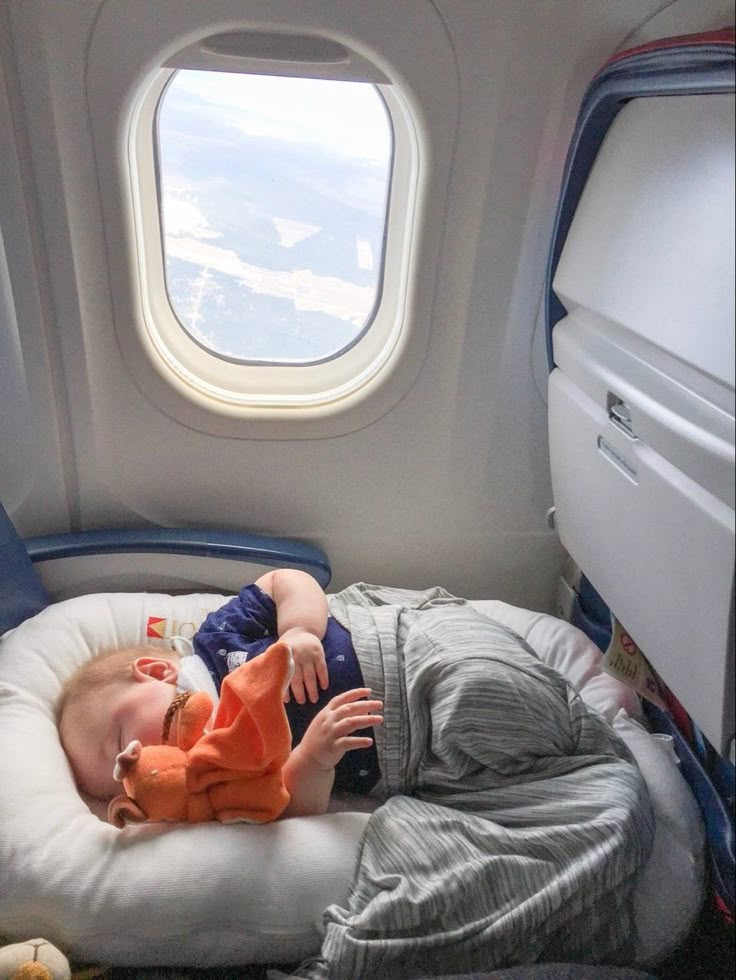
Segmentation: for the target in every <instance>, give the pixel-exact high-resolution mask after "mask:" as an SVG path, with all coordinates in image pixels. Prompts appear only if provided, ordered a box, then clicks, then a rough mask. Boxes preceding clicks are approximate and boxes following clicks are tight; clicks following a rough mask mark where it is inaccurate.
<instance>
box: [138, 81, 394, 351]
mask: <svg viewBox="0 0 736 980" xmlns="http://www.w3.org/2000/svg"><path fill="white" fill-rule="evenodd" d="M155 137H156V154H157V160H156V170H157V183H158V199H159V217H160V226H161V240H162V248H163V257H164V268H165V285H166V291H167V294H168V299H169V303H170V304H171V308H172V310H173V312H174V314H175V316H176V318H177V320H178V322H179V323H180V325H181V326H182V327H183V328H184V330H185V331H186V332H187V334H188V335H189V336H190V337H191V338H192V339H193V340H194V341H195V342H196V343H197V344H198V345H200V346H201V347H203V348H204V349H205V350H207V351H209V352H210V353H212V354H215V355H217V356H218V357H221V358H224V359H226V360H229V361H234V362H239V363H243V362H244V363H255V364H258V363H262V364H286V365H299V364H315V363H318V362H322V361H326V360H329V359H331V358H335V357H337V356H338V355H339V354H341V353H343V352H344V351H346V350H348V349H349V348H350V347H351V346H353V345H354V344H355V343H356V342H357V341H358V340H359V339H360V338H361V337H362V336H363V335H364V334H365V332H366V331H367V330H368V328H369V327H370V324H371V322H372V320H373V318H374V315H375V313H376V311H377V309H378V307H379V304H380V299H381V290H382V282H383V264H384V243H385V238H386V223H387V209H388V195H389V185H390V179H391V171H392V163H393V152H394V138H393V131H392V125H391V120H390V116H389V113H388V111H387V109H386V104H385V102H384V100H383V98H382V96H381V95H380V94H379V91H378V89H377V88H376V86H375V85H373V84H370V83H366V82H353V81H330V80H325V79H319V78H293V77H277V76H268V75H252V74H242V73H237V74H236V73H230V72H221V71H197V70H189V69H186V70H179V71H177V72H175V73H174V74H173V75H172V78H171V81H170V82H169V83H168V85H167V86H166V88H165V89H164V91H163V95H162V97H161V99H160V101H159V104H158V110H157V113H156V117H155Z"/></svg>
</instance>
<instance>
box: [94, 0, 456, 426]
mask: <svg viewBox="0 0 736 980" xmlns="http://www.w3.org/2000/svg"><path fill="white" fill-rule="evenodd" d="M232 6H233V7H234V8H235V7H238V6H239V5H238V4H235V3H233V5H232ZM268 6H269V13H275V12H276V6H277V5H273V7H272V6H271V5H270V4H269V5H268ZM278 6H279V7H280V8H281V9H282V10H283V13H284V15H286V13H287V8H288V4H281V5H278ZM311 6H315V5H314V4H312V3H311V2H310V0H306V2H305V3H304V4H303V6H302V7H301V8H300V10H299V11H298V13H296V12H295V11H293V10H290V11H288V18H289V24H288V25H284V27H286V26H288V27H289V28H290V30H289V32H288V33H287V32H285V33H279V32H273V31H271V32H269V33H259V32H260V31H261V30H262V29H261V26H260V25H258V24H252V23H251V24H248V23H240V24H236V25H233V23H232V21H230V22H228V24H227V28H228V29H229V31H230V32H232V35H233V37H234V38H235V40H236V43H237V42H239V41H241V40H242V39H243V38H247V36H248V35H247V34H244V33H243V32H244V31H251V32H252V37H253V38H254V42H253V44H254V45H255V46H256V47H255V49H256V50H257V45H258V43H259V42H260V41H261V40H262V39H264V40H265V41H266V44H268V41H269V39H276V41H277V43H279V41H280V40H283V39H284V38H289V39H290V40H293V42H294V47H295V50H296V51H297V52H298V50H299V45H300V42H301V41H303V40H304V39H305V38H306V37H307V35H306V33H305V34H303V35H300V34H299V29H300V26H301V25H299V24H292V23H291V19H292V18H294V17H295V16H299V15H300V14H301V15H304V14H305V13H306V14H307V15H308V14H309V11H306V9H305V8H307V7H311ZM316 6H319V5H316ZM346 7H347V5H346ZM428 13H429V10H424V11H422V10H417V12H416V14H415V19H416V20H417V21H423V22H424V23H423V24H422V25H419V24H417V30H419V29H422V30H424V31H428V30H429V32H430V34H434V36H435V47H436V49H437V54H438V58H439V61H440V63H441V65H442V67H444V68H445V77H444V78H442V79H441V81H442V84H441V85H439V86H438V85H437V80H438V78H439V74H438V73H437V71H436V67H437V62H436V61H435V64H434V69H435V70H434V71H430V70H428V68H427V63H426V53H425V54H424V56H423V58H422V63H421V64H420V63H419V62H418V61H417V59H416V57H415V56H414V55H413V54H410V52H411V48H410V46H409V45H408V44H405V43H402V42H401V41H400V42H399V44H398V47H399V48H403V51H402V52H401V53H400V60H401V61H402V65H401V67H402V69H403V70H402V71H401V72H399V70H398V69H394V71H393V72H392V66H391V65H389V63H388V62H387V61H386V58H385V56H384V53H383V52H381V54H380V55H379V54H378V53H377V52H376V49H375V48H373V49H371V47H368V46H367V44H366V40H367V39H366V38H364V37H361V38H360V39H358V38H355V37H350V38H348V37H346V36H345V35H344V34H340V36H339V39H338V38H335V32H334V25H333V24H332V23H331V24H330V25H329V26H327V25H325V28H324V30H323V32H320V33H316V30H315V17H314V16H312V18H311V19H310V23H309V35H308V38H309V40H311V41H314V43H315V45H316V46H317V50H318V53H319V46H320V44H322V43H323V44H324V45H332V46H333V47H335V48H336V49H337V50H340V51H342V52H344V53H347V55H348V58H347V64H340V65H338V66H336V65H335V64H334V63H327V64H325V63H320V62H319V59H318V58H317V59H315V60H314V61H312V62H309V61H307V60H305V61H304V62H301V63H299V62H297V61H295V60H293V59H292V60H290V61H289V62H288V63H284V62H283V61H282V62H281V63H279V62H278V61H273V62H270V63H268V64H265V63H264V61H263V59H260V58H255V57H253V56H252V55H251V54H250V53H249V55H248V57H246V58H243V57H238V58H237V70H243V71H245V70H248V71H253V70H256V71H265V72H266V73H273V74H289V75H296V76H302V75H306V76H309V75H311V76H313V77H344V78H353V79H357V78H361V79H364V80H370V81H373V82H374V83H375V84H377V85H378V87H379V91H380V92H381V95H382V97H383V98H384V99H385V102H386V105H387V109H388V112H389V115H390V118H391V122H392V125H393V130H394V161H393V170H392V175H391V186H390V197H389V207H388V221H387V229H386V243H385V259H384V277H383V283H382V295H381V302H380V306H379V308H378V311H377V314H376V317H375V319H374V322H373V323H372V325H371V327H370V329H369V330H367V331H366V332H365V333H364V334H363V336H362V337H361V338H360V340H359V341H358V342H357V343H356V344H354V345H353V347H351V348H350V349H349V350H348V351H346V352H345V353H343V354H342V355H340V356H339V357H337V358H334V359H332V360H330V361H325V362H322V363H314V364H307V365H298V366H295V365H263V364H257V365H252V364H244V363H238V362H229V361H226V360H223V359H222V358H219V357H217V356H216V355H214V354H209V353H207V352H206V351H204V350H203V349H202V347H201V346H200V345H199V344H197V343H196V342H195V341H194V340H193V339H192V338H191V337H189V335H188V334H187V333H186V331H184V330H183V329H182V328H181V325H180V323H179V322H178V320H177V319H176V316H175V315H174V312H173V311H172V309H171V306H170V304H169V300H168V296H167V292H166V287H165V279H164V264H163V255H162V242H161V233H160V225H159V211H158V198H157V191H156V181H155V165H156V161H155V144H154V139H153V133H154V126H153V123H154V115H155V111H156V105H157V102H158V99H159V96H160V94H161V92H162V90H163V88H164V86H165V84H166V82H167V80H168V79H169V78H170V77H171V74H172V72H173V71H175V70H176V68H181V67H196V68H204V67H209V68H210V69H214V70H217V69H218V67H219V68H225V66H227V70H233V57H232V54H231V53H230V52H228V53H227V55H226V56H224V57H225V61H224V62H223V61H222V57H223V56H222V54H221V52H215V54H214V55H213V52H212V49H211V48H210V46H209V42H208V40H207V39H209V38H217V36H218V33H219V32H220V31H221V28H222V27H223V26H225V25H220V24H218V23H212V22H209V23H207V24H198V25H197V33H198V34H199V37H197V36H194V38H193V34H192V30H191V25H188V26H189V28H190V30H189V33H188V34H185V33H182V34H180V35H179V37H178V38H177V31H176V29H175V28H176V27H177V26H180V27H183V26H184V24H183V23H182V24H181V25H178V24H176V23H173V21H174V20H178V21H187V22H188V21H191V20H192V19H193V18H194V19H195V20H196V19H197V17H198V18H200V19H201V18H203V17H205V16H207V14H206V12H204V11H193V10H191V9H190V10H180V11H177V14H176V17H172V23H171V24H169V25H156V26H158V27H159V30H158V31H152V32H151V33H150V34H149V33H146V34H145V35H142V34H141V32H140V29H139V27H138V29H136V26H135V18H134V17H132V15H131V14H130V9H129V8H128V10H126V9H125V5H123V4H114V5H111V7H110V8H107V7H106V8H104V9H103V11H102V15H101V17H100V19H99V20H98V22H97V25H96V28H95V32H94V34H93V38H92V43H91V45H90V49H89V57H88V65H87V98H88V104H89V110H90V119H91V123H92V133H93V140H94V143H95V155H96V160H97V168H98V179H99V183H100V189H101V197H102V202H101V203H102V207H103V214H104V220H105V234H106V241H107V256H106V257H107V264H108V269H109V275H110V284H111V290H112V298H113V309H114V328H115V334H116V339H117V343H118V347H119V350H120V352H121V354H122V356H123V359H124V361H125V365H126V367H127V369H128V371H129V372H130V374H131V375H132V377H133V380H134V381H135V383H136V385H137V387H138V388H139V390H141V391H142V392H143V393H144V394H145V396H146V397H147V398H148V399H149V400H151V401H152V402H153V403H154V404H157V405H158V407H159V408H160V409H161V410H163V411H164V412H165V413H166V414H167V415H169V416H171V417H173V418H175V419H178V420H179V421H181V422H183V423H184V424H186V425H189V426H191V427H193V428H195V429H199V430H200V431H205V432H211V433H213V434H217V435H234V434H242V432H243V428H242V425H243V423H249V424H250V432H251V434H252V436H253V437H256V438H257V437H261V438H282V437H283V438H295V437H297V438H298V437H304V438H315V437H320V436H332V435H336V434H340V433H343V432H349V431H353V430H355V429H357V428H361V427H363V426H364V425H366V424H370V423H371V422H373V421H375V420H376V419H378V418H380V417H381V416H382V415H383V414H385V413H386V412H387V411H389V410H390V408H391V407H393V405H395V404H396V403H397V402H398V401H399V400H400V399H401V398H402V397H403V395H404V394H406V392H407V391H408V389H409V387H410V386H411V384H412V383H413V381H414V379H415V378H416V375H417V373H418V371H419V369H420V368H421V364H422V360H423V357H424V353H425V351H426V347H427V343H428V340H429V331H430V324H431V316H430V313H431V305H432V298H433V296H432V292H433V288H434V282H435V279H436V261H437V257H438V253H439V245H440V238H441V229H442V227H443V219H444V205H445V188H446V186H447V181H448V177H449V169H450V159H451V150H452V139H453V137H454V125H455V118H456V114H457V90H456V74H455V71H454V61H453V60H452V57H453V56H452V50H451V47H450V45H449V41H448V39H447V37H446V35H445V33H444V28H442V27H441V24H440V22H439V21H438V20H437V19H436V18H434V16H432V15H431V13H430V15H429V19H428V20H427V14H428ZM312 14H314V11H312ZM385 14H386V16H388V17H390V16H391V10H390V8H389V7H388V5H387V6H386V10H385ZM346 15H347V16H346ZM321 16H322V17H323V18H324V16H325V15H324V12H323V13H322V14H321ZM351 16H352V19H355V8H353V10H352V11H350V10H345V11H344V12H343V11H342V10H336V11H335V12H334V13H332V12H331V13H330V20H331V21H332V20H333V19H335V20H340V19H343V20H345V21H349V20H351ZM241 18H242V13H241ZM352 26H353V25H352V24H351V27H352ZM361 26H362V28H363V31H365V32H366V33H367V32H368V30H367V28H368V21H366V22H365V23H364V24H363V25H361ZM383 26H384V27H385V24H384V25H383ZM165 27H168V28H169V30H168V31H166V30H165V29H164V28H165ZM380 27H381V25H380V24H375V22H374V23H372V24H371V33H373V34H374V35H375V36H376V37H379V38H380V41H381V44H383V41H384V38H390V37H391V36H392V35H391V32H388V33H386V32H385V31H384V30H381V29H380ZM291 32H293V33H291ZM157 33H158V34H159V36H158V37H157V36H156V34H157ZM403 34H404V36H406V32H405V31H404V32H403ZM163 36H165V37H166V42H167V43H166V46H163V44H162V42H163ZM222 36H223V37H224V38H227V36H228V31H224V30H223V31H222ZM203 39H204V40H203ZM370 40H373V39H372V38H371V39H370ZM175 43H178V49H177V50H172V45H173V44H175ZM246 46H247V45H246ZM388 46H389V47H390V46H392V44H391V43H388ZM393 46H394V47H396V46H397V45H396V42H393ZM113 50H114V51H115V52H116V55H115V57H112V52H113ZM358 50H359V51H360V54H357V53H356V52H357V51H358ZM121 51H123V52H125V55H126V57H120V53H121ZM404 58H406V61H407V63H405V64H404V63H403V59H404ZM218 60H219V64H218ZM327 60H328V61H329V59H327ZM392 74H395V76H396V79H397V81H396V83H394V84H387V80H388V79H390V77H391V75H392ZM413 76H414V77H413ZM103 77H104V79H105V81H104V84H101V81H102V78H103ZM420 95H421V96H423V98H422V97H420ZM431 117H436V119H437V122H438V123H440V126H439V128H438V129H437V133H436V135H435V126H434V119H433V118H431ZM430 134H431V135H430ZM296 420H299V425H294V424H293V423H294V422H295V421H296Z"/></svg>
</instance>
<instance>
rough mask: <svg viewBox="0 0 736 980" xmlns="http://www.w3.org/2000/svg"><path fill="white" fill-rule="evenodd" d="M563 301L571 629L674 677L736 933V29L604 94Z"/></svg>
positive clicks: (591, 101)
mask: <svg viewBox="0 0 736 980" xmlns="http://www.w3.org/2000/svg"><path fill="white" fill-rule="evenodd" d="M546 295H547V303H546V317H547V338H548V354H549V362H550V377H549V437H550V461H551V471H552V483H553V494H554V504H555V522H556V527H557V529H558V532H559V535H560V538H561V541H562V543H563V545H564V546H565V548H566V549H567V551H568V552H569V554H570V555H571V556H572V559H573V560H574V563H576V565H577V566H578V571H579V575H578V579H577V584H578V586H579V587H580V588H579V590H578V592H577V593H576V594H573V595H572V596H571V597H570V602H569V618H570V619H571V621H572V622H574V623H575V624H576V625H577V626H579V627H580V628H581V629H583V630H584V631H585V632H586V633H587V634H588V635H589V636H590V637H591V638H592V639H593V640H594V642H596V643H597V644H598V645H599V647H600V648H601V649H602V650H605V649H606V648H607V645H608V644H609V642H610V640H611V625H612V616H613V617H615V619H616V620H618V621H619V622H620V623H621V624H623V626H624V627H625V629H626V631H627V632H628V634H630V636H631V637H633V640H634V641H635V644H636V646H637V647H638V648H639V650H640V651H643V653H644V655H645V656H646V658H647V660H648V661H649V663H650V664H651V665H652V667H653V668H654V670H655V671H656V673H657V674H658V675H659V678H660V682H661V683H660V692H661V694H662V696H663V698H664V702H661V703H659V704H654V703H651V702H649V701H647V700H646V699H645V700H644V702H643V703H644V710H645V714H646V716H647V719H648V722H649V724H650V727H651V729H652V730H653V731H657V732H661V733H664V734H667V735H669V736H670V737H671V738H672V739H673V741H674V744H675V745H676V748H677V753H678V757H679V759H680V762H681V769H682V773H683V775H684V777H685V778H686V780H687V781H688V783H689V785H690V786H691V788H692V790H693V793H694V795H695V797H696V799H697V800H698V804H699V806H700V809H701V812H702V814H703V819H704V822H705V826H706V831H707V838H708V853H709V889H710V896H709V901H708V903H707V907H706V912H708V913H709V914H711V915H712V916H713V917H714V919H715V921H716V922H720V923H721V924H725V926H726V928H727V930H730V929H731V928H732V926H733V916H734V907H735V905H734V903H735V898H734V868H735V866H736V859H735V856H734V855H735V851H736V848H735V844H734V840H735V835H734V817H733V806H734V785H735V783H736V780H735V778H734V767H733V751H734V477H733V473H734V416H735V414H736V412H735V410H734V31H733V29H731V28H729V29H724V30H722V31H716V32H711V33H708V34H704V35H694V36H687V37H681V38H673V39H669V40H667V41H664V42H656V43H654V44H649V45H644V46H642V47H640V48H637V49H634V50H632V51H629V52H623V53H621V54H620V55H617V56H616V57H615V58H613V59H611V61H610V62H609V63H608V64H607V65H606V66H604V68H603V69H602V70H601V72H599V74H598V76H597V77H596V78H595V79H594V81H593V83H592V84H591V86H590V87H589V89H588V91H587V93H586V96H585V99H584V101H583V105H582V107H581V111H580V114H579V117H578V122H577V126H576V129H575V133H574V136H573V139H572V143H571V147H570V151H569V155H568V159H567V163H566V167H565V175H564V178H563V186H562V192H561V196H560V202H559V207H558V212H557V217H556V225H555V234H554V238H553V245H552V248H551V252H550V259H549V266H548V272H547V293H546ZM591 600H592V601H591ZM729 754H730V758H729ZM716 931H717V929H716ZM722 935H723V934H722ZM725 935H726V938H725V939H723V938H721V940H720V945H719V947H718V948H719V949H720V950H721V951H723V950H728V949H729V948H731V952H730V959H731V962H732V961H733V950H732V938H731V932H730V931H727V933H726V934H725ZM710 942H711V946H712V948H711V950H710V954H711V957H712V956H713V955H715V956H716V958H717V956H718V953H714V949H715V947H716V946H717V945H718V944H717V943H716V944H714V943H713V939H712V936H711V939H710ZM695 965H696V964H693V966H695ZM724 975H725V974H724Z"/></svg>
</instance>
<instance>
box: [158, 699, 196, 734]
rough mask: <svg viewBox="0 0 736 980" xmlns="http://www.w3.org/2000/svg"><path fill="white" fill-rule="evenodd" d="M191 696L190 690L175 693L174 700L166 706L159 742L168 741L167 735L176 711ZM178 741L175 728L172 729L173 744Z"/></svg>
mask: <svg viewBox="0 0 736 980" xmlns="http://www.w3.org/2000/svg"><path fill="white" fill-rule="evenodd" d="M191 696H192V692H191V691H182V692H181V693H180V694H177V695H176V697H175V698H174V700H173V701H172V702H171V704H170V705H169V707H168V709H167V711H166V714H165V715H164V727H163V731H162V732H161V744H162V745H166V744H167V743H168V741H169V735H170V733H171V726H172V724H173V722H174V719H175V717H176V714H177V712H178V711H179V709H180V708H183V707H184V705H185V704H186V703H187V701H188V700H189V698H190V697H191ZM178 742H179V739H178V737H177V732H176V730H175V731H174V739H173V742H172V744H173V745H177V744H178Z"/></svg>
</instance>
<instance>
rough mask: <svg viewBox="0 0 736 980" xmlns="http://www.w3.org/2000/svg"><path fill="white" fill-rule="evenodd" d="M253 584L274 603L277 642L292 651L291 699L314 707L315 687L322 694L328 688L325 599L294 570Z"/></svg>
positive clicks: (319, 589) (278, 572)
mask: <svg viewBox="0 0 736 980" xmlns="http://www.w3.org/2000/svg"><path fill="white" fill-rule="evenodd" d="M255 584H256V585H257V586H258V587H259V588H260V589H262V590H263V591H264V592H266V593H267V594H268V595H270V596H271V598H272V599H273V601H274V603H275V605H276V626H277V631H278V635H279V638H280V639H282V640H285V641H286V642H287V643H288V644H289V646H290V647H291V652H292V655H293V657H294V675H293V677H292V679H291V689H292V691H293V692H294V697H295V698H296V700H297V701H298V702H299V704H304V702H305V701H306V698H307V696H309V700H310V701H311V702H312V704H314V703H315V702H316V701H317V698H318V697H319V690H318V685H319V687H321V688H322V690H323V691H324V690H326V689H327V686H328V684H329V678H328V676H327V664H326V663H325V652H324V649H323V647H322V638H323V637H324V635H325V630H326V629H327V616H328V610H327V596H326V595H325V594H324V591H323V590H322V587H321V586H320V585H319V583H318V582H317V581H316V580H315V579H313V578H312V576H311V575H308V574H307V573H306V572H300V571H298V570H297V569H295V568H277V569H276V570H275V571H273V572H267V574H266V575H263V576H261V578H259V579H258V580H257V581H256V583H255ZM305 689H306V693H305Z"/></svg>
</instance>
